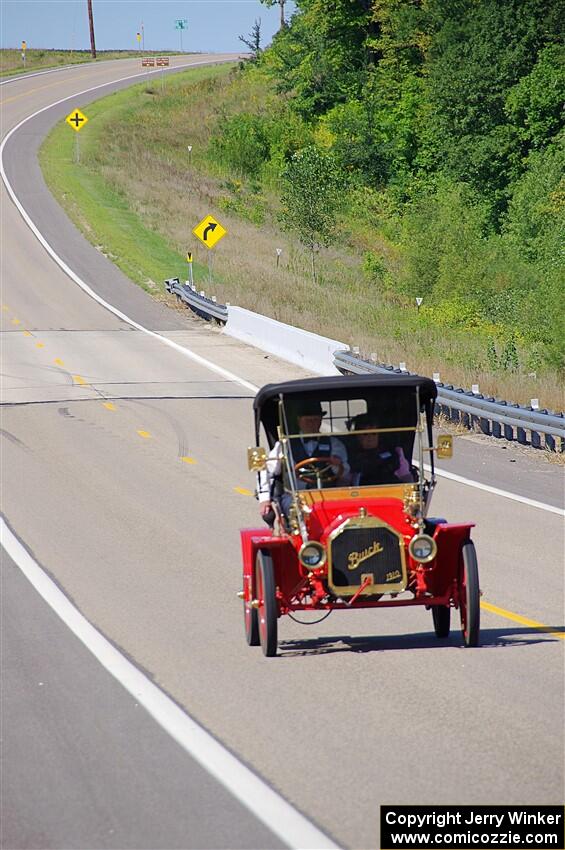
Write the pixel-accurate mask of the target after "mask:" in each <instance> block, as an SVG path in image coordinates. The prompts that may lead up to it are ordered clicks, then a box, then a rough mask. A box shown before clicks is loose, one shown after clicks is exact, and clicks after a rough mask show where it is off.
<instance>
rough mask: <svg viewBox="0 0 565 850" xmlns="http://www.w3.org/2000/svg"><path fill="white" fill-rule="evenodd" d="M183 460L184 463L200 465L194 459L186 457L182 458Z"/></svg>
mask: <svg viewBox="0 0 565 850" xmlns="http://www.w3.org/2000/svg"><path fill="white" fill-rule="evenodd" d="M181 460H182V461H183V463H198V461H196V460H194V458H193V457H187V456H186V455H185V456H184V457H181Z"/></svg>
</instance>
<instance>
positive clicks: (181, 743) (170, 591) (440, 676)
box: [0, 56, 565, 848]
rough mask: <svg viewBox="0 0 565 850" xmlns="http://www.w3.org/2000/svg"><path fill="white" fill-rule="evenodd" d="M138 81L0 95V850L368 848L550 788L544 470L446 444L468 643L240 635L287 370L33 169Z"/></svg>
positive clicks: (131, 66) (48, 82)
mask: <svg viewBox="0 0 565 850" xmlns="http://www.w3.org/2000/svg"><path fill="white" fill-rule="evenodd" d="M211 58H212V57H205V56H199V57H198V58H197V61H207V60H208V61H210V59H211ZM218 58H219V59H226V58H229V57H225V56H224V57H215V59H218ZM175 61H176V62H177V63H178V62H180V60H175ZM183 61H184V62H189V61H193V60H191V59H189V58H188V57H187V58H186V59H185V60H183ZM174 70H175V69H172V72H174ZM139 74H140V69H139V68H138V66H137V62H135V61H129V60H124V61H120V62H119V63H105V64H98V65H95V66H87V67H81V68H69V69H68V70H64V71H58V72H56V73H52V74H45V75H42V76H35V77H28V78H25V77H20V78H19V79H18V80H17V81H16V82H11V83H8V84H5V85H3V86H2V87H1V89H0V92H1V96H2V106H1V108H2V133H3V137H4V138H5V137H6V135H7V134H8V133H10V131H11V130H12V129H13V128H15V127H16V126H17V125H18V124H19V123H20V122H22V121H25V119H27V118H28V117H29V116H33V115H35V117H33V118H31V119H30V120H27V121H25V123H23V124H21V126H20V127H19V129H17V130H16V131H15V132H14V133H13V135H11V136H10V138H9V139H8V141H7V142H6V144H5V147H4V149H3V154H2V160H3V168H4V169H5V177H6V180H7V181H8V183H9V184H10V186H11V187H12V191H13V193H14V194H15V196H16V199H17V203H18V204H20V207H18V206H17V205H16V202H15V201H14V200H13V199H12V198H11V197H10V196H9V195H8V193H7V189H6V186H5V185H2V187H1V193H2V194H1V284H2V291H1V313H0V318H1V327H0V332H1V353H2V408H1V432H0V436H1V447H2V449H1V451H2V454H1V460H2V514H3V517H4V519H5V522H6V526H5V535H4V540H5V541H7V544H6V545H7V546H8V549H9V554H7V553H4V557H3V564H2V582H3V593H2V638H3V640H2V644H3V661H2V685H3V688H2V690H3V751H4V758H3V782H4V788H5V789H8V791H7V792H6V791H5V792H4V793H3V794H2V796H1V804H2V812H0V814H1V815H2V822H3V824H4V834H3V837H2V847H5V848H8V847H13V848H28V847H29V848H31V847H34V848H35V847H37V848H39V847H41V848H47V847H53V848H60V847H63V846H64V847H73V848H74V847H77V848H78V847H109V848H126V847H148V848H150V847H153V848H157V847H159V848H161V847H162V848H166V847H179V848H184V847H186V848H189V847H191V848H192V847H202V848H224V847H225V848H229V847H250V848H251V847H265V848H270V847H273V848H274V847H280V846H294V847H300V846H304V847H305V846H309V847H322V846H333V845H332V841H333V842H335V845H336V846H343V847H349V848H375V847H377V846H378V817H379V805H380V804H400V803H411V804H457V803H460V804H476V805H478V804H487V803H490V804H494V803H500V804H508V805H512V804H517V805H518V804H527V803H534V804H540V805H541V804H550V803H553V804H557V803H562V802H563V799H564V796H565V792H564V753H565V749H564V717H565V709H564V690H565V688H564V685H565V681H564V664H563V648H564V641H563V639H562V636H563V635H562V634H559V633H558V632H557V631H556V630H557V629H558V628H559V627H560V626H562V623H563V604H564V576H563V563H564V540H563V516H562V513H561V512H560V509H561V508H562V507H563V467H560V466H558V465H550V464H542V463H541V462H539V461H533V460H531V459H530V458H528V457H524V456H523V454H521V453H520V452H519V451H515V450H514V449H513V448H504V449H503V448H502V446H499V445H491V444H490V442H488V441H483V440H476V439H474V438H468V439H467V438H461V439H460V440H459V441H457V442H456V455H455V458H454V459H453V461H452V462H451V465H450V466H449V467H448V469H449V471H450V472H451V473H453V474H455V475H460V476H462V477H463V478H465V479H466V480H465V481H459V480H450V479H445V480H442V481H441V482H440V486H439V487H438V490H437V492H436V496H435V499H434V510H433V512H434V514H436V515H443V516H446V517H448V518H449V519H451V520H472V521H474V522H475V523H476V526H477V527H476V529H475V533H474V539H475V541H476V544H477V550H478V555H479V564H480V570H481V586H482V589H483V593H484V596H483V600H484V602H485V603H487V605H490V606H496V608H497V609H501V612H502V613H500V614H499V613H495V610H494V609H492V608H491V609H488V608H485V609H483V612H482V626H483V633H482V646H481V647H480V648H477V649H464V648H463V647H462V644H461V640H460V636H459V634H458V631H457V630H456V629H455V630H454V631H453V633H452V635H451V637H450V638H449V639H448V640H446V641H438V640H437V639H436V638H435V637H434V636H433V634H432V623H431V615H430V614H429V613H428V612H426V611H425V610H420V609H414V610H403V609H400V610H398V609H397V610H394V609H387V610H381V611H379V612H371V611H365V612H355V613H349V614H342V613H341V612H336V613H334V614H333V615H332V616H331V617H330V618H329V619H327V620H326V621H325V622H323V623H322V624H320V625H317V626H309V627H308V626H300V625H298V624H295V623H293V622H291V621H287V620H285V621H284V622H282V623H281V628H280V633H281V651H280V653H279V656H278V657H277V658H275V659H265V658H264V657H263V656H262V654H261V652H260V650H258V649H251V648H248V647H247V646H246V644H245V642H244V637H243V623H242V611H241V607H240V606H241V603H240V602H239V601H238V600H237V598H236V595H235V593H236V591H237V590H238V589H239V588H240V586H241V585H240V571H241V567H240V554H239V540H238V529H239V528H240V527H243V526H250V525H256V524H257V505H256V502H255V501H254V500H253V499H252V498H251V496H250V491H251V489H252V488H253V486H254V482H253V480H252V478H251V476H250V474H249V473H248V472H247V468H246V447H247V446H248V445H251V443H252V441H253V438H252V417H251V399H252V397H253V393H254V390H253V387H255V386H260V385H261V384H263V383H266V382H268V381H273V380H281V379H286V378H293V377H298V376H300V374H301V373H300V370H298V369H297V368H296V367H294V366H291V365H289V364H286V363H284V362H282V361H279V360H277V359H276V358H273V357H265V356H264V355H263V354H262V353H261V352H258V351H256V350H253V349H249V348H246V347H245V346H243V345H242V344H240V343H238V342H236V341H234V340H230V339H228V338H227V337H225V336H223V335H221V334H220V333H219V332H217V331H215V330H214V329H209V328H207V327H204V326H203V325H202V324H199V323H198V322H197V321H196V320H192V319H191V318H190V317H189V316H187V315H185V314H183V313H181V312H179V311H177V310H169V309H168V308H166V307H165V306H163V305H162V304H158V303H156V302H154V301H152V300H151V299H150V298H149V296H147V295H146V294H145V293H144V292H142V291H141V290H139V289H138V288H137V287H135V286H134V285H133V284H131V283H130V282H129V281H127V280H126V279H125V278H124V276H123V275H122V274H121V273H120V272H118V271H117V269H116V268H115V267H114V266H113V265H112V264H111V263H110V262H109V261H108V260H107V259H106V258H105V257H103V256H102V255H101V254H100V253H99V252H97V251H96V250H95V249H94V248H93V247H92V246H90V245H89V244H88V243H87V242H86V241H85V240H84V239H83V238H82V236H81V235H80V234H79V233H78V232H77V231H76V229H75V228H74V227H73V226H72V225H71V224H70V223H69V222H68V220H67V219H66V217H65V216H64V214H63V213H62V211H61V210H60V208H59V207H58V206H57V205H56V204H55V202H54V201H53V200H52V198H51V196H50V195H49V192H48V191H47V189H46V187H45V185H44V183H43V181H42V179H41V175H40V172H39V170H38V168H37V164H36V160H35V152H36V149H37V146H38V144H39V143H40V142H41V139H42V138H43V136H44V135H45V133H46V132H47V131H48V129H49V127H50V126H52V124H53V123H54V122H55V121H58V120H61V119H62V118H63V117H64V116H65V115H66V114H67V113H68V112H69V111H70V108H73V107H76V106H78V107H79V108H82V107H84V106H86V105H87V104H88V102H89V101H90V100H93V99H96V98H98V97H100V96H102V95H104V94H106V93H108V92H109V91H111V90H113V89H115V88H118V87H120V86H124V85H130V84H131V83H132V82H135V81H137V80H136V78H135V76H134V75H139ZM137 79H139V77H137ZM87 90H88V93H86V94H79V93H80V92H85V91H87ZM52 104H55V105H53V106H52ZM40 110H44V111H40ZM36 113H38V114H36ZM25 215H27V216H29V219H30V220H31V222H32V223H33V224H34V226H35V227H36V229H37V232H36V233H34V232H32V229H30V226H29V222H28V221H26V220H25V218H24V216H25ZM38 236H41V238H42V239H43V240H44V242H43V243H42V242H40V241H39V238H38ZM49 252H54V253H55V254H57V255H58V257H59V258H60V263H59V264H58V263H57V262H56V261H55V260H54V259H53V256H52V254H51V253H49ZM61 263H63V264H64V263H66V264H67V266H68V269H67V270H66V271H65V270H64V269H63V268H62V267H61ZM79 281H80V282H82V283H84V284H85V285H86V286H88V287H90V288H91V290H92V293H91V294H88V293H87V292H85V291H84V289H83V288H81V286H80V285H79ZM93 294H94V295H96V294H97V295H98V296H99V297H100V298H101V299H102V300H104V301H105V302H107V303H108V304H110V305H113V307H114V308H115V311H114V312H112V311H110V310H109V309H108V308H107V307H106V306H104V305H103V304H101V303H99V302H98V301H96V300H95V299H94V297H92V295H93ZM116 311H117V312H116ZM119 313H121V314H123V315H118V314H119ZM126 317H127V318H126ZM130 320H131V321H130ZM477 485H479V486H477ZM493 486H494V487H498V488H500V489H502V490H505V491H508V494H509V495H500V494H498V493H495V492H492V490H490V489H489V487H493ZM512 495H515V498H510V496H512ZM528 497H529V498H530V499H533V500H536V501H537V502H542V503H544V504H545V507H544V506H543V505H541V506H540V505H537V504H536V505H534V504H531V503H530V502H529V501H528ZM18 541H21V545H20V544H18ZM24 573H25V575H26V576H27V579H29V581H31V582H32V583H33V584H34V586H35V587H36V589H37V590H39V591H40V593H41V596H40V595H38V594H37V592H36V590H33V589H32V587H31V585H30V584H29V581H28V580H27V579H24V578H23V574H24ZM65 599H67V600H70V602H71V603H72V606H69V607H65V602H64V601H62V600H65ZM53 608H55V609H57V611H58V613H59V614H60V616H62V617H63V620H59V619H58V618H57V617H56V616H55V614H54V613H53V610H52V609H53ZM73 612H75V613H73ZM78 612H80V614H79V613H78ZM77 623H78V625H77ZM535 623H538V624H543V625H545V626H547V627H548V628H547V630H545V631H543V630H540V629H538V628H536V627H535V625H534V624H535ZM89 624H90V625H89ZM91 626H93V627H95V630H96V631H95V633H94V634H95V636H96V635H98V637H93V636H92V631H93V630H92V629H91ZM71 629H72V631H71ZM552 629H553V631H552ZM81 641H82V642H81ZM85 645H86V646H87V647H88V648H89V649H90V650H91V652H90V653H89V652H88V651H87V649H86V648H85ZM92 653H94V656H93V655H92ZM120 659H123V663H122V661H120ZM101 665H104V666H101ZM128 682H129V684H128ZM132 683H133V684H132ZM125 688H127V690H126V689H125ZM179 709H182V711H179ZM175 712H176V713H175ZM173 715H174V717H175V718H176V720H175V722H174V723H173V722H172V721H171V723H168V721H167V719H166V718H167V717H171V716H173ZM186 715H188V717H187V716H186ZM179 716H180V717H179ZM183 718H184V719H183ZM189 718H191V719H192V720H191V721H190V722H192V721H195V722H196V724H198V726H197V727H194V726H190V725H186V724H189ZM185 721H186V723H185ZM175 724H176V725H175ZM194 728H198V729H200V728H202V729H204V730H207V731H208V732H209V733H210V737H209V738H208V737H206V741H205V744H203V747H204V749H203V750H201V751H199V753H196V754H195V753H193V752H191V751H190V748H191V746H192V743H191V742H192V741H193V739H194V738H195V737H198V735H196V733H195V732H194ZM175 730H181V731H175ZM218 744H221V745H223V747H224V748H225V749H222V747H218ZM214 747H215V748H216V749H214ZM207 748H208V749H207ZM220 750H221V752H223V753H225V757H224V756H220V755H218V754H217V751H220ZM213 754H215V755H213ZM234 756H235V758H234ZM224 758H225V761H222V759H224ZM218 765H219V766H218ZM226 765H229V767H226ZM238 765H239V767H238ZM203 766H204V768H206V769H203ZM249 769H250V770H249ZM238 771H240V772H238ZM260 780H262V781H260ZM254 781H255V784H254ZM273 792H276V793H273ZM67 801H69V805H68V806H67V804H66V803H67ZM285 801H286V802H285ZM289 804H290V805H289Z"/></svg>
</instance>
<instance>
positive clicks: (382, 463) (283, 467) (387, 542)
mask: <svg viewBox="0 0 565 850" xmlns="http://www.w3.org/2000/svg"><path fill="white" fill-rule="evenodd" d="M435 398H436V386H435V384H434V382H433V381H431V380H429V379H428V378H421V377H418V376H414V375H393V374H390V375H388V374H384V375H360V376H351V377H343V376H335V377H327V378H308V379H305V380H300V381H289V382H286V383H282V384H268V385H267V386H265V387H263V388H262V389H261V390H260V391H259V392H258V394H257V396H256V397H255V400H254V404H253V407H254V413H255V433H256V446H255V447H254V448H251V449H249V451H248V460H249V467H250V469H252V470H254V471H255V472H256V473H257V476H258V485H259V491H260V492H261V493H262V495H260V498H261V499H263V500H264V501H267V503H268V504H267V505H266V507H269V506H272V510H271V511H270V512H269V515H268V516H267V519H269V520H270V523H271V527H270V528H268V527H267V526H263V528H251V529H244V530H242V532H241V543H242V550H243V588H242V591H241V592H240V593H239V596H240V598H241V599H242V600H243V610H244V621H245V635H246V639H247V643H248V644H249V645H250V646H258V645H259V644H260V645H261V647H262V649H263V653H264V654H265V655H267V656H272V655H276V653H277V646H278V638H277V631H278V620H279V618H280V617H281V616H283V615H285V614H292V613H293V612H295V611H305V610H307V611H319V612H323V611H330V610H340V611H352V610H355V609H358V608H383V607H391V606H394V607H402V606H404V607H409V606H412V605H424V606H425V607H426V608H427V609H429V610H431V612H432V618H433V626H434V630H435V634H436V635H437V637H438V638H445V637H447V636H448V635H449V631H450V616H451V609H452V608H458V609H459V612H460V616H461V626H462V633H463V640H464V643H465V645H466V646H477V645H478V642H479V619H480V604H479V602H480V600H479V597H480V591H479V577H478V568H477V558H476V554H475V547H474V545H473V542H472V540H471V537H470V530H471V528H472V527H473V524H472V523H465V524H460V523H458V524H453V523H448V522H447V521H446V520H444V519H439V518H432V517H430V516H429V515H428V513H429V505H430V500H431V496H432V492H433V489H434V487H435V484H436V478H435V474H434V456H435V455H437V456H438V457H450V456H451V453H452V447H451V437H450V436H449V435H443V436H439V437H438V446H437V447H434V445H433V436H432V421H433V413H434V403H435ZM261 427H262V428H263V431H264V434H265V436H266V440H267V445H268V449H265V448H262V447H261V446H260V431H261Z"/></svg>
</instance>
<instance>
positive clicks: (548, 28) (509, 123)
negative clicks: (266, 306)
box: [217, 0, 565, 368]
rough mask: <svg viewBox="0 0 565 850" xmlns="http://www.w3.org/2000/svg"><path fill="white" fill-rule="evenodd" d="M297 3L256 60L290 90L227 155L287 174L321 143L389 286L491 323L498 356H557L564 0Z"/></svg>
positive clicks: (483, 324)
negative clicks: (297, 158)
mask: <svg viewBox="0 0 565 850" xmlns="http://www.w3.org/2000/svg"><path fill="white" fill-rule="evenodd" d="M296 6H297V11H296V13H295V14H294V16H293V18H292V19H291V21H290V23H289V25H288V26H286V27H283V28H282V29H281V31H280V32H279V34H278V35H277V36H276V38H275V40H274V42H273V45H272V46H271V47H270V48H269V49H268V50H266V51H265V52H264V53H263V55H262V57H261V61H260V63H259V66H258V67H256V68H254V69H253V70H252V71H251V73H253V74H256V75H260V76H262V77H263V78H264V79H265V78H266V79H268V80H269V84H270V86H271V87H274V89H275V91H276V93H277V95H278V99H276V100H275V99H273V100H272V102H271V108H270V109H269V110H266V109H262V108H261V107H260V106H259V107H258V108H257V109H255V110H249V112H248V113H247V114H245V115H241V114H240V115H238V116H235V117H233V118H232V119H231V120H230V121H228V122H226V124H225V126H224V127H223V129H222V131H221V134H220V138H219V139H218V141H217V144H218V148H219V150H220V151H222V155H223V156H224V161H226V162H227V163H229V162H230V161H231V163H232V164H233V165H237V166H238V167H239V168H240V170H241V172H242V173H248V174H252V176H253V177H254V178H255V179H263V180H268V181H270V182H271V183H273V181H274V182H275V183H276V179H277V176H278V175H280V174H281V173H283V172H284V169H285V167H286V164H287V163H288V162H291V160H292V156H293V155H294V154H295V152H296V151H297V150H300V149H301V148H302V147H307V146H308V145H310V144H311V143H312V141H313V142H314V143H315V144H316V146H317V147H318V149H319V150H320V151H323V152H324V155H325V156H326V157H330V158H331V159H332V160H333V162H334V163H335V165H336V166H337V167H338V168H339V169H340V172H341V173H342V174H344V175H347V178H348V194H347V197H348V203H349V212H348V214H347V215H346V216H344V230H345V231H347V232H349V236H350V238H351V243H352V244H354V245H355V244H356V245H357V246H361V247H363V248H364V249H365V250H366V257H365V263H364V268H365V273H366V275H367V276H368V278H369V280H370V281H371V283H372V284H373V285H374V286H375V287H377V288H378V290H379V291H380V292H382V293H383V294H384V295H387V294H388V295H387V297H398V298H400V299H401V298H413V297H414V296H415V295H419V296H422V297H423V298H424V305H425V308H424V311H423V314H422V315H423V316H424V317H425V316H426V309H427V310H428V311H430V313H429V315H430V320H431V319H432V318H433V321H435V322H443V323H444V324H445V325H446V326H453V325H458V326H464V327H467V328H469V330H470V331H472V330H473V329H476V328H480V329H481V330H482V331H483V332H486V333H487V334H489V335H490V337H491V343H490V351H491V361H492V365H493V367H495V366H497V365H500V362H501V360H500V358H499V357H498V356H497V354H496V351H497V347H498V349H504V350H508V349H509V348H510V349H513V350H515V343H516V341H517V342H518V345H519V347H521V350H523V351H524V352H525V355H524V358H525V359H524V364H523V365H524V366H525V367H527V368H536V366H537V365H540V364H542V363H543V362H547V363H552V364H553V365H556V366H563V364H564V363H565V353H564V348H563V345H564V340H565V333H564V330H565V329H564V327H563V315H564V311H563V292H564V276H563V245H564V244H565V239H564V237H565V180H564V173H565V169H564V165H565V140H564V130H563V103H564V101H565V53H564V49H563V46H562V45H563V41H562V35H563V34H562V31H561V30H560V25H561V24H560V22H561V20H562V18H563V16H562V14H561V13H562V11H563V6H562V2H561V0H504V2H501V0H332V2H331V3H328V2H327V0H297V4H296ZM230 146H231V147H232V148H235V149H237V150H236V153H234V154H233V155H232V154H231V153H230ZM370 232H373V233H375V234H378V235H379V238H378V239H375V240H374V241H371V238H370V235H367V234H370ZM432 314H433V315H432ZM511 361H512V363H514V362H515V358H511ZM508 362H510V361H508Z"/></svg>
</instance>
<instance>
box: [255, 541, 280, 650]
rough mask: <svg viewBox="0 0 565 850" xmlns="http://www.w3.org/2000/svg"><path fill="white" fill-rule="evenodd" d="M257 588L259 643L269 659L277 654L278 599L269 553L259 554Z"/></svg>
mask: <svg viewBox="0 0 565 850" xmlns="http://www.w3.org/2000/svg"><path fill="white" fill-rule="evenodd" d="M255 587H256V593H257V599H258V600H259V608H258V609H257V614H258V617H257V620H258V628H259V642H260V644H261V649H262V650H263V655H266V656H267V657H268V658H271V657H272V656H274V655H276V654H277V645H278V639H277V614H278V611H277V599H276V588H275V570H274V567H273V559H272V557H271V555H270V554H269V553H268V552H265V551H263V552H258V553H257V562H256V568H255Z"/></svg>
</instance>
